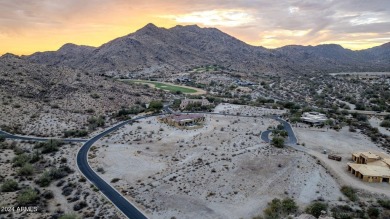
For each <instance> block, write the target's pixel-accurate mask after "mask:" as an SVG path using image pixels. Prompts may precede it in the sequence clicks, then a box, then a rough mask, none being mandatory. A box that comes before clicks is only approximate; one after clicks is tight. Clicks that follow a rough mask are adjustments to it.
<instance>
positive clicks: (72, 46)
mask: <svg viewBox="0 0 390 219" xmlns="http://www.w3.org/2000/svg"><path fill="white" fill-rule="evenodd" d="M76 47H78V45H76V44H73V43H66V44H64V45H63V46H61V48H59V49H58V51H67V50H71V49H74V48H76Z"/></svg>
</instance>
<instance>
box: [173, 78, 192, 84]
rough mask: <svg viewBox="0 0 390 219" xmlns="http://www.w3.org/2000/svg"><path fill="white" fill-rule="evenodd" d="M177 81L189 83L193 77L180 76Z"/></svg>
mask: <svg viewBox="0 0 390 219" xmlns="http://www.w3.org/2000/svg"><path fill="white" fill-rule="evenodd" d="M176 81H177V82H179V83H187V82H191V79H190V78H187V77H180V78H176Z"/></svg>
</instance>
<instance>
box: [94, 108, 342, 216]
mask: <svg viewBox="0 0 390 219" xmlns="http://www.w3.org/2000/svg"><path fill="white" fill-rule="evenodd" d="M226 107H230V110H231V111H233V110H237V111H239V112H241V113H244V114H248V115H250V114H252V113H254V114H257V115H264V114H266V113H271V112H268V111H267V112H265V111H263V110H264V109H262V108H253V107H252V108H249V107H247V108H246V109H244V108H242V109H239V106H234V105H229V106H225V107H224V108H226ZM233 108H234V109H233ZM217 110H218V107H217ZM272 113H275V112H272ZM277 124H278V123H277V122H276V121H274V120H271V119H268V118H265V117H261V116H258V117H257V118H243V117H234V116H219V115H212V116H206V124H205V126H204V127H202V128H200V129H196V130H179V129H177V128H174V127H169V126H167V125H165V124H162V123H160V122H158V121H157V120H156V119H155V118H149V119H146V120H143V121H141V122H140V123H134V124H133V125H128V126H125V127H123V128H122V129H120V130H118V131H117V132H115V133H113V134H111V135H110V136H108V137H106V138H104V139H102V140H101V141H100V142H98V143H97V144H96V145H95V147H94V148H93V150H92V151H91V154H90V162H91V163H92V166H93V167H94V168H95V169H97V168H98V167H101V168H103V169H104V173H101V174H100V175H101V176H102V177H103V178H104V179H105V180H106V181H108V182H110V181H112V180H113V179H115V178H118V179H119V181H117V182H114V181H116V180H114V181H113V182H112V183H111V184H112V185H114V187H116V188H117V189H118V190H119V191H121V192H122V194H124V195H125V196H126V198H128V199H129V200H130V201H131V202H132V203H135V204H136V205H137V207H139V208H140V209H142V210H143V211H144V212H145V213H146V215H148V216H149V217H150V218H170V217H173V216H174V217H176V218H252V217H253V216H255V215H259V214H262V211H263V209H264V208H265V207H266V204H267V202H269V201H270V200H272V199H273V198H276V197H278V198H284V197H292V198H294V199H295V200H296V201H297V203H298V204H299V205H300V206H302V207H303V206H305V205H306V204H308V203H310V202H311V201H313V200H315V199H318V198H323V199H325V200H326V201H329V202H330V203H334V202H338V199H339V197H342V194H341V193H340V192H339V185H338V184H337V182H336V181H335V180H334V179H333V178H332V177H331V176H330V175H329V174H328V173H327V170H326V169H325V168H323V167H322V166H321V165H318V164H317V162H316V159H314V158H313V157H312V156H310V155H307V154H304V153H302V152H297V151H294V150H292V149H288V148H285V149H277V148H274V147H271V146H269V145H268V144H267V143H264V142H262V141H261V139H260V137H259V134H260V131H264V130H266V129H267V128H268V127H269V126H276V125H277Z"/></svg>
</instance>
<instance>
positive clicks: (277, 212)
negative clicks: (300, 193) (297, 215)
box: [264, 198, 298, 219]
mask: <svg viewBox="0 0 390 219" xmlns="http://www.w3.org/2000/svg"><path fill="white" fill-rule="evenodd" d="M297 210H298V206H297V205H296V203H295V201H294V200H293V199H290V198H286V199H283V200H280V199H277V198H275V199H273V200H272V201H271V202H269V203H268V206H267V208H266V209H265V210H264V215H265V218H266V219H276V218H282V217H284V216H287V215H289V214H291V213H294V212H296V211H297Z"/></svg>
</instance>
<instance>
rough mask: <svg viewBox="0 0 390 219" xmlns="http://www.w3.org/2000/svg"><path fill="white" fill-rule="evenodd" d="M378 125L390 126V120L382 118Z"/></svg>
mask: <svg viewBox="0 0 390 219" xmlns="http://www.w3.org/2000/svg"><path fill="white" fill-rule="evenodd" d="M380 126H382V127H386V128H390V120H383V121H382V122H381V124H380Z"/></svg>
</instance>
